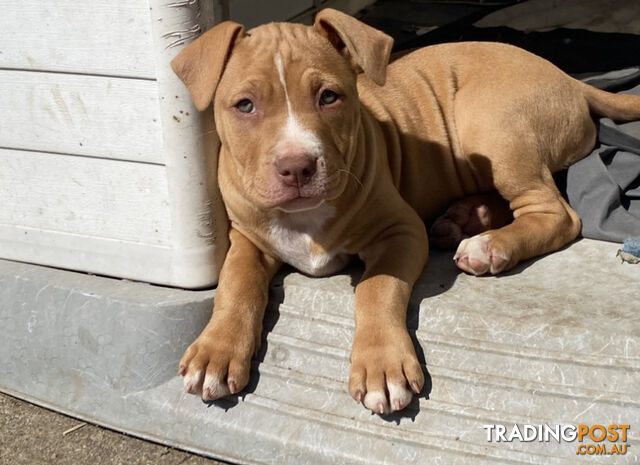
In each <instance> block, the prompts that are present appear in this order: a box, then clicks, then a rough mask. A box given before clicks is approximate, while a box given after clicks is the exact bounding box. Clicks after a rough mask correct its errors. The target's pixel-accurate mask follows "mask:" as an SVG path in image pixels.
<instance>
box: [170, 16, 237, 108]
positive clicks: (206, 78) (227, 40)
mask: <svg viewBox="0 0 640 465" xmlns="http://www.w3.org/2000/svg"><path fill="white" fill-rule="evenodd" d="M242 36H244V27H243V26H242V25H241V24H238V23H235V22H233V21H225V22H223V23H220V24H218V25H217V26H215V27H213V28H211V29H209V30H208V31H207V32H205V33H204V34H202V35H201V36H200V37H198V38H197V39H196V40H194V41H193V42H192V43H191V44H189V45H188V46H186V47H185V48H184V49H183V50H182V51H181V52H180V53H179V54H178V55H177V56H176V57H175V58H174V59H173V60H172V61H171V68H172V69H173V71H174V73H176V74H177V75H178V77H179V78H180V80H181V81H182V82H184V85H185V86H187V89H189V93H190V94H191V98H192V99H193V103H194V104H195V106H196V108H197V109H198V110H200V111H203V110H204V109H205V108H207V107H208V106H209V104H210V103H211V101H212V100H213V95H214V94H215V91H216V88H217V87H218V82H219V81H220V77H221V76H222V72H223V71H224V67H225V65H226V63H227V60H228V59H229V56H230V55H231V50H232V49H233V46H234V44H235V42H236V40H238V39H239V38H241V37H242Z"/></svg>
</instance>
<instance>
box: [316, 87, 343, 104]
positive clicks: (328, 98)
mask: <svg viewBox="0 0 640 465" xmlns="http://www.w3.org/2000/svg"><path fill="white" fill-rule="evenodd" d="M338 98H339V97H338V94H336V93H335V92H334V91H332V90H329V89H326V90H323V91H322V93H321V94H320V105H331V104H332V103H335V102H337V101H338Z"/></svg>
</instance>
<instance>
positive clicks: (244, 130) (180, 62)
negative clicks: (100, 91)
mask: <svg viewBox="0 0 640 465" xmlns="http://www.w3.org/2000/svg"><path fill="white" fill-rule="evenodd" d="M391 45H392V39H391V38H390V37H388V36H387V35H385V34H383V33H381V32H379V31H377V30H375V29H373V28H370V27H369V26H366V25H365V24H363V23H361V22H359V21H357V20H356V19H354V18H352V17H350V16H348V15H345V14H343V13H340V12H338V11H335V10H330V9H326V10H323V11H322V12H320V13H319V14H318V15H317V17H316V22H315V25H314V26H313V27H308V26H303V25H299V24H287V23H271V24H267V25H264V26H260V27H257V28H255V29H253V30H251V31H249V32H248V33H245V31H244V29H243V27H242V26H241V25H239V24H237V23H234V22H225V23H222V24H220V25H218V26H216V27H214V28H213V29H211V30H209V31H207V32H206V33H205V34H203V35H202V36H201V37H200V38H198V39H197V40H196V41H194V42H193V43H192V44H191V45H189V46H188V47H186V48H185V49H184V50H183V51H182V52H181V53H180V54H179V55H178V56H177V57H176V58H175V59H174V60H173V61H172V63H171V64H172V67H173V69H174V71H175V72H176V74H177V75H178V76H179V77H180V79H181V80H182V81H183V82H184V83H185V85H186V86H187V88H188V89H189V91H190V93H191V96H192V98H193V101H194V103H195V105H196V107H197V108H198V109H200V110H204V109H206V108H207V107H208V106H209V104H210V103H211V102H212V101H213V104H214V115H215V122H216V129H217V132H218V135H219V137H220V141H221V143H222V147H223V150H222V151H221V156H222V157H230V158H229V160H225V162H229V163H230V164H231V165H232V166H234V168H235V169H233V170H232V171H233V173H234V174H233V176H234V177H236V181H239V182H240V183H241V186H242V188H243V192H244V195H245V196H246V197H247V198H248V199H249V200H250V201H251V202H252V203H253V204H255V205H256V206H258V207H260V208H265V209H270V208H279V209H281V210H285V211H298V210H308V209H311V208H314V207H316V206H318V205H320V204H321V203H322V202H323V201H325V200H330V199H334V198H336V197H338V196H339V195H340V194H341V193H342V191H343V190H344V187H345V185H346V183H347V180H348V177H349V173H348V170H349V167H350V164H351V162H352V159H353V155H354V151H355V144H356V137H357V133H358V125H359V116H360V105H359V100H358V91H357V87H356V74H357V73H358V72H360V71H363V72H364V73H365V74H366V75H367V76H368V77H369V78H371V79H372V80H373V81H374V82H376V83H377V84H379V85H382V84H384V81H385V72H386V66H387V62H388V59H389V53H390V50H391ZM221 181H222V182H224V181H223V180H221Z"/></svg>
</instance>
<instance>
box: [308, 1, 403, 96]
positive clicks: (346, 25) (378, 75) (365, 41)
mask: <svg viewBox="0 0 640 465" xmlns="http://www.w3.org/2000/svg"><path fill="white" fill-rule="evenodd" d="M313 27H314V28H315V30H316V31H318V32H319V33H320V34H322V35H323V36H325V37H326V38H327V39H328V40H329V42H331V44H332V45H333V46H334V47H335V48H336V49H337V50H338V51H339V52H340V53H341V54H342V55H345V56H346V57H347V58H349V59H350V60H351V63H352V65H353V66H355V68H356V69H357V70H358V71H364V73H365V74H366V75H367V76H369V78H371V80H372V81H373V82H375V83H376V84H378V85H379V86H381V85H384V83H385V81H386V79H387V65H388V63H389V55H390V54H391V47H392V46H393V39H392V38H391V37H389V36H388V35H387V34H385V33H384V32H381V31H378V30H377V29H374V28H372V27H371V26H367V25H366V24H364V23H362V22H360V21H358V20H357V19H355V18H354V17H352V16H349V15H347V14H345V13H342V12H340V11H337V10H333V9H331V8H325V9H324V10H322V11H320V12H319V13H318V14H317V15H316V21H315V23H314V25H313Z"/></svg>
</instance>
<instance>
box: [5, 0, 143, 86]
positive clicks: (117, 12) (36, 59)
mask: <svg viewBox="0 0 640 465" xmlns="http://www.w3.org/2000/svg"><path fill="white" fill-rule="evenodd" d="M0 11H1V12H2V15H1V17H0V30H2V40H0V68H13V69H30V70H40V71H41V70H50V71H63V72H72V73H74V72H75V73H85V74H86V73H89V74H105V75H115V76H133V77H142V78H154V77H155V71H154V69H155V68H154V61H153V60H154V58H153V54H152V53H149V52H150V50H151V49H152V38H151V24H150V20H149V4H148V2H147V1H145V0H92V1H78V0H54V1H42V0H20V1H15V0H0Z"/></svg>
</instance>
